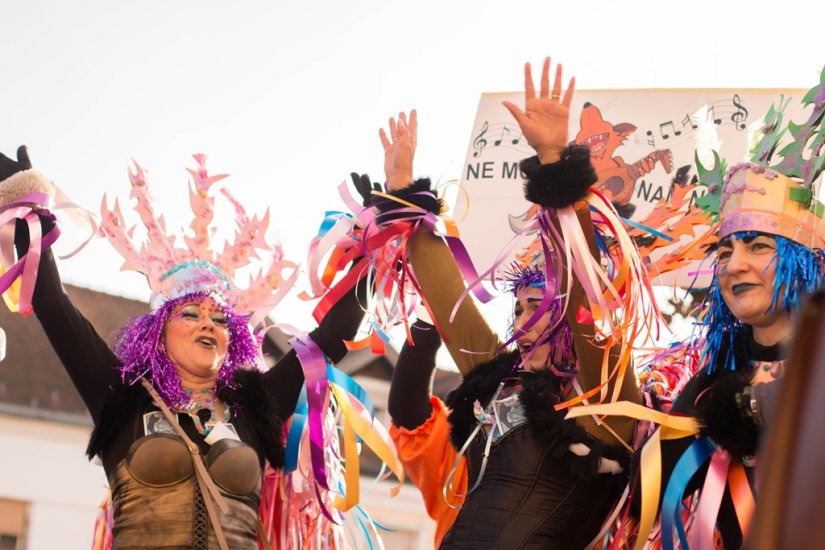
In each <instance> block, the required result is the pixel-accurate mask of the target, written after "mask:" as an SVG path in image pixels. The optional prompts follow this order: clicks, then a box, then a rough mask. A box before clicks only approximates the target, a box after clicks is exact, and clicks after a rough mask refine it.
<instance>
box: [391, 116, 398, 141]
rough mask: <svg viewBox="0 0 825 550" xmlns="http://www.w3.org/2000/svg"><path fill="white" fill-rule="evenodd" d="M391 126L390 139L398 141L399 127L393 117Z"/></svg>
mask: <svg viewBox="0 0 825 550" xmlns="http://www.w3.org/2000/svg"><path fill="white" fill-rule="evenodd" d="M389 126H390V137H391V138H392V140H393V141H395V140H396V139H398V126H396V124H395V119H394V118H393V117H390V123H389Z"/></svg>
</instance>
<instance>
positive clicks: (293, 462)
mask: <svg viewBox="0 0 825 550" xmlns="http://www.w3.org/2000/svg"><path fill="white" fill-rule="evenodd" d="M327 379H328V380H329V381H330V382H332V383H334V384H337V385H338V386H340V387H341V388H343V389H345V390H346V391H347V392H349V393H350V394H352V395H353V397H355V398H356V399H357V400H358V401H360V402H361V403H362V404H363V405H364V407H365V408H366V409H367V411H369V413H370V417H372V418H375V405H373V403H372V400H371V399H370V396H369V395H368V394H367V392H366V391H364V388H362V387H361V386H360V385H359V384H358V382H356V381H355V380H353V379H352V377H351V376H349V375H348V374H346V373H345V372H343V371H342V370H340V369H338V368H336V367H334V366H332V365H331V364H329V363H327ZM308 416H309V407H308V405H307V388H306V384H304V386H303V387H302V388H301V395H300V396H299V397H298V403H297V404H296V405H295V411H294V412H293V413H292V424H291V425H290V426H289V434H288V435H287V438H286V450H285V455H286V456H285V457H284V474H290V473H292V472H294V471H295V470H296V468H297V467H298V448H299V447H300V445H301V434H303V433H304V427H305V426H306V422H307V417H308ZM358 439H359V442H360V439H361V438H360V437H359V438H358Z"/></svg>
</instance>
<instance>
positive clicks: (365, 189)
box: [349, 172, 381, 207]
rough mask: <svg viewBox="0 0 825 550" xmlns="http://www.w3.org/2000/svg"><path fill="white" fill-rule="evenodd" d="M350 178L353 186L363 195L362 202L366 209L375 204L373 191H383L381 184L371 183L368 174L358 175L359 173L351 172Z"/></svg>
mask: <svg viewBox="0 0 825 550" xmlns="http://www.w3.org/2000/svg"><path fill="white" fill-rule="evenodd" d="M349 177H351V178H352V184H353V185H354V186H355V189H356V190H357V191H358V194H359V195H361V199H362V202H361V204H363V205H364V206H365V207H367V206H370V205H371V204H372V202H373V196H372V192H373V191H381V184H380V183H378V182H375V183H373V182H371V181H370V177H369V176H368V175H367V174H361V175H360V176H359V175H358V173H357V172H351V173H350V175H349Z"/></svg>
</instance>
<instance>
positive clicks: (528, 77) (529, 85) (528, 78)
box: [524, 63, 536, 103]
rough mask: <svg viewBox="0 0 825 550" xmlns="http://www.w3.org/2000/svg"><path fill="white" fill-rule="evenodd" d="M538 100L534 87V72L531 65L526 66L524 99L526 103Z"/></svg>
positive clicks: (526, 64)
mask: <svg viewBox="0 0 825 550" xmlns="http://www.w3.org/2000/svg"><path fill="white" fill-rule="evenodd" d="M535 98H536V88H535V87H534V86H533V70H532V69H531V68H530V64H529V63H525V64H524V99H525V103H526V102H527V101H530V100H531V99H535Z"/></svg>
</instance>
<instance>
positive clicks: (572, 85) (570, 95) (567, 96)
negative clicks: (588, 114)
mask: <svg viewBox="0 0 825 550" xmlns="http://www.w3.org/2000/svg"><path fill="white" fill-rule="evenodd" d="M575 89H576V77H575V76H574V77H573V78H571V79H570V84H568V85H567V91H566V92H564V100H563V101H562V104H563V105H564V106H565V107H568V108H569V107H570V103H571V102H572V101H573V90H575Z"/></svg>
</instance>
